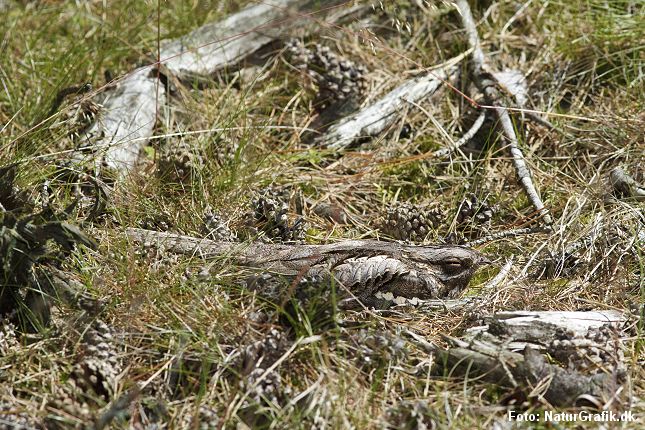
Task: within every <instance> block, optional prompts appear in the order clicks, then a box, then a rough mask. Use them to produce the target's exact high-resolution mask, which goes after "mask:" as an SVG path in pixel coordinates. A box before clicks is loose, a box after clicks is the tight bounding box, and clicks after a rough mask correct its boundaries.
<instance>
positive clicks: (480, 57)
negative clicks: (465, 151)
mask: <svg viewBox="0 0 645 430" xmlns="http://www.w3.org/2000/svg"><path fill="white" fill-rule="evenodd" d="M456 3H457V8H458V9H459V13H460V16H461V21H462V24H463V26H464V29H465V30H466V33H467V34H468V43H469V44H470V47H471V49H472V51H473V53H472V59H471V64H472V68H473V72H472V75H473V77H474V81H475V85H477V88H479V90H480V91H481V92H482V93H483V94H484V97H485V98H486V102H487V103H488V105H489V106H486V108H489V109H492V110H493V111H494V112H495V115H496V116H497V118H498V120H499V123H500V126H501V128H502V131H503V134H504V136H505V137H506V140H507V144H508V149H509V152H510V154H511V157H512V161H513V167H515V171H516V172H517V177H518V179H519V180H520V183H521V184H522V187H523V188H524V191H525V192H526V195H527V197H528V199H529V201H530V202H531V204H532V205H533V206H534V207H535V210H536V211H538V212H539V213H540V214H541V215H542V221H543V222H544V224H545V225H551V224H553V219H552V218H551V215H550V214H549V211H548V210H547V209H546V207H545V206H544V203H543V202H542V199H541V198H540V196H539V194H538V192H537V189H536V188H535V185H534V184H533V179H532V178H531V171H530V169H529V167H528V165H527V164H526V160H525V159H524V154H523V153H522V150H521V149H520V147H519V141H518V138H517V134H516V133H515V128H514V126H513V122H512V121H511V117H510V115H509V114H508V109H506V108H505V107H502V106H500V100H501V96H500V94H499V90H498V84H499V82H498V81H497V79H496V78H495V75H496V72H495V71H491V70H489V69H488V67H487V66H486V56H485V54H484V51H483V50H482V48H481V43H480V42H479V34H478V33H477V26H476V24H475V20H474V19H473V15H472V12H471V10H470V6H469V5H468V1H467V0H456ZM497 75H498V76H502V77H503V78H504V77H507V75H504V74H502V75H500V74H499V73H497ZM508 76H510V75H508ZM515 93H517V94H516V96H517V95H518V94H519V93H520V91H515Z"/></svg>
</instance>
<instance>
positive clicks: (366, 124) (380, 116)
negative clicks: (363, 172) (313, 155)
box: [316, 62, 458, 149]
mask: <svg viewBox="0 0 645 430" xmlns="http://www.w3.org/2000/svg"><path fill="white" fill-rule="evenodd" d="M452 63H454V62H452ZM457 73H458V68H457V66H454V65H452V66H445V67H443V68H440V69H437V70H434V71H432V72H430V73H427V74H425V75H423V76H420V77H416V78H414V79H410V80H409V81H406V82H405V83H403V84H402V85H400V86H398V87H397V88H395V89H394V90H392V91H390V92H389V93H388V94H386V95H385V96H384V97H382V98H381V99H379V100H378V101H377V102H375V103H373V104H371V105H370V106H367V107H365V108H363V109H361V110H360V111H358V112H357V113H355V114H353V115H351V116H348V117H346V118H343V119H342V120H341V121H339V122H338V123H336V124H334V125H332V126H331V127H329V129H328V130H327V132H326V133H325V135H324V136H322V137H320V138H319V139H317V140H316V143H317V144H319V145H322V146H326V147H329V148H333V149H342V148H346V147H348V146H350V145H351V144H353V143H354V142H356V141H357V140H359V139H362V138H369V137H374V136H377V135H378V134H380V133H381V132H383V131H384V130H385V129H386V128H387V127H389V126H390V125H392V124H393V123H394V122H395V121H396V120H397V119H399V118H400V117H401V115H402V114H403V112H404V109H403V108H404V106H406V105H409V104H415V103H418V102H419V101H421V100H423V99H425V98H428V97H430V96H432V95H433V94H435V93H436V92H437V91H438V90H439V89H440V88H441V87H442V84H443V83H444V82H445V81H450V80H452V79H454V78H455V77H456V76H457Z"/></svg>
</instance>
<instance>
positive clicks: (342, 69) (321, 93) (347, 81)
mask: <svg viewBox="0 0 645 430" xmlns="http://www.w3.org/2000/svg"><path fill="white" fill-rule="evenodd" d="M287 53H288V54H289V56H290V59H291V61H292V62H293V63H294V64H295V65H296V66H297V67H298V68H299V69H301V70H304V71H305V72H306V73H307V74H308V75H309V76H310V77H311V78H312V79H313V80H314V82H315V83H316V85H317V87H318V94H317V96H316V100H317V101H316V105H317V106H318V109H319V110H323V109H325V108H328V107H329V106H331V105H334V104H337V103H338V102H345V101H347V100H350V101H353V102H354V104H355V106H352V107H353V108H354V109H355V108H356V107H358V104H360V97H361V95H363V94H364V93H365V92H366V90H367V81H366V79H365V75H366V73H367V70H366V69H365V67H364V66H362V65H357V64H356V63H354V62H352V61H350V60H347V59H345V58H343V57H341V56H338V55H337V54H335V53H333V52H332V51H331V50H330V49H329V47H327V46H321V45H318V44H316V45H315V46H314V49H313V50H310V49H308V48H306V47H305V46H304V45H303V43H302V42H301V41H299V40H292V41H291V42H289V43H288V44H287Z"/></svg>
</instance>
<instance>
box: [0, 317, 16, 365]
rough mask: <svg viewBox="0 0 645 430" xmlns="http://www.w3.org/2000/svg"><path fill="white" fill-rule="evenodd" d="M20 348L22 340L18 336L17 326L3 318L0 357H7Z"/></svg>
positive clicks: (0, 327) (0, 329)
mask: <svg viewBox="0 0 645 430" xmlns="http://www.w3.org/2000/svg"><path fill="white" fill-rule="evenodd" d="M19 348H20V342H19V341H18V337H17V336H16V327H15V326H14V325H13V324H12V323H11V322H9V321H7V320H3V321H2V322H1V323H0V357H6V356H8V355H9V354H10V353H12V352H15V351H17V350H18V349H19Z"/></svg>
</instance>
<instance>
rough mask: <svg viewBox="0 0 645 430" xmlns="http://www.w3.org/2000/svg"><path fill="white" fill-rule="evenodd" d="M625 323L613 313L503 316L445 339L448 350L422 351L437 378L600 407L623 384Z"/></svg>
mask: <svg viewBox="0 0 645 430" xmlns="http://www.w3.org/2000/svg"><path fill="white" fill-rule="evenodd" d="M626 320H627V317H626V316H625V315H624V314H623V313H621V312H617V311H591V312H528V311H516V312H503V313H499V314H497V315H495V316H493V317H491V318H488V319H487V322H488V324H487V325H485V326H482V327H475V328H472V329H470V330H468V331H467V332H466V334H465V335H464V337H463V338H462V339H454V338H448V340H449V342H450V343H451V345H452V346H451V347H448V348H440V347H436V346H434V345H432V344H430V343H427V342H426V343H424V344H423V345H422V346H423V347H424V348H425V349H428V348H430V347H431V350H432V352H434V353H436V354H437V356H438V358H439V359H438V360H437V365H436V367H435V371H436V372H438V373H442V374H446V375H448V374H450V375H451V376H453V377H466V378H468V379H474V378H481V379H484V380H486V381H490V382H493V383H496V384H499V385H502V386H510V387H514V388H516V389H523V390H524V391H526V392H527V393H532V395H536V394H537V395H538V396H541V397H542V398H544V399H546V400H547V401H548V402H549V403H551V404H552V405H557V406H570V405H574V404H576V403H577V402H579V401H590V400H594V402H595V404H596V405H598V404H600V405H603V404H606V403H607V402H608V401H609V400H610V399H615V396H618V395H619V393H620V392H621V390H622V389H621V386H622V384H623V383H624V365H623V353H622V349H623V346H622V339H623V338H624V335H623V334H622V329H623V326H624V325H625V322H626ZM543 353H548V354H549V356H550V357H552V358H553V359H555V360H556V361H557V362H559V364H556V363H554V362H553V360H551V361H550V362H547V359H546V357H545V356H544V355H543ZM538 387H539V388H538ZM594 402H592V403H594Z"/></svg>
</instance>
